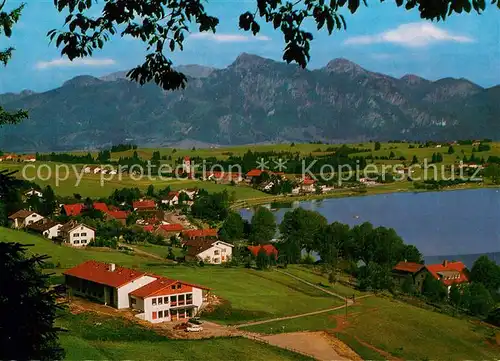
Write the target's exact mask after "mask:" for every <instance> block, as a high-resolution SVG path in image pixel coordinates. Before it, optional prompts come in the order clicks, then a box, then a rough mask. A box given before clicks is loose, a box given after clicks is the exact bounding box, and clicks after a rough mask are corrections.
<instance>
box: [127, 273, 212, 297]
mask: <svg viewBox="0 0 500 361" xmlns="http://www.w3.org/2000/svg"><path fill="white" fill-rule="evenodd" d="M178 284H180V285H181V288H177V287H176V288H175V289H172V286H173V285H178ZM193 288H201V289H205V290H209V288H207V287H204V286H200V285H195V284H191V283H186V282H183V281H176V280H171V279H168V278H164V277H159V278H158V279H157V280H156V281H153V282H151V283H148V284H147V285H145V286H142V287H141V288H138V289H136V290H135V291H133V292H131V293H130V294H131V295H132V296H136V297H140V298H147V297H154V296H165V295H171V294H177V293H186V292H192V291H193Z"/></svg>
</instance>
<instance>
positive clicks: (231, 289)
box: [0, 228, 500, 360]
mask: <svg viewBox="0 0 500 361" xmlns="http://www.w3.org/2000/svg"><path fill="white" fill-rule="evenodd" d="M0 241H15V242H20V243H23V244H26V245H28V244H31V245H33V246H30V247H28V249H29V252H30V253H36V254H48V255H49V256H51V259H50V260H49V262H51V263H53V264H54V267H55V268H54V269H48V270H47V272H55V273H56V274H61V273H62V272H63V270H64V269H66V268H68V267H72V266H74V265H75V264H78V263H80V262H83V261H85V260H88V259H96V260H99V261H103V262H113V263H117V264H119V265H123V266H128V267H133V268H139V269H141V270H144V271H150V272H153V273H156V274H160V275H163V276H166V277H168V278H174V279H180V280H185V281H188V282H193V283H198V284H202V285H205V286H207V287H210V288H211V289H212V292H213V293H214V294H215V295H217V296H218V297H219V298H220V301H221V304H220V305H219V307H216V308H215V309H214V310H213V312H211V313H206V314H204V316H203V317H204V318H206V319H209V320H213V321H215V322H218V323H222V324H232V325H234V324H241V323H247V322H252V321H257V320H266V319H274V318H277V317H282V316H287V315H296V314H302V313H307V312H311V311H315V310H325V309H329V308H333V307H337V306H340V305H342V304H343V302H342V301H341V300H339V299H338V298H335V297H333V296H331V295H328V294H326V293H324V292H322V291H321V290H319V289H317V288H314V287H312V286H310V285H307V284H304V283H303V282H300V281H299V280H296V279H294V278H292V277H290V276H288V275H286V274H283V273H279V272H276V271H257V270H250V269H245V268H239V267H238V268H224V267H220V266H205V267H188V266H179V265H177V266H175V265H171V264H168V263H164V262H161V261H158V260H155V259H151V258H148V257H144V256H139V255H134V254H128V253H124V252H120V251H114V250H93V249H74V248H69V247H67V246H58V245H55V244H53V243H52V242H51V241H49V240H46V239H43V238H41V237H38V236H34V235H31V234H28V233H25V232H22V231H15V230H10V229H6V228H0ZM155 247H157V246H155ZM144 249H145V250H147V249H148V247H144ZM156 252H160V250H159V249H156V250H155V253H156ZM285 271H286V272H289V273H291V274H292V275H294V276H297V277H300V278H302V279H304V280H306V281H308V282H311V283H312V284H315V285H317V286H319V287H323V288H324V289H325V290H329V291H332V292H335V293H338V294H340V295H344V296H346V297H352V295H353V294H354V295H356V303H355V305H353V306H351V307H349V308H348V315H347V320H346V319H345V309H344V308H341V309H338V310H335V311H330V312H327V313H322V314H318V315H314V316H307V317H300V318H294V319H288V320H283V321H271V322H268V323H263V324H259V325H255V326H249V327H243V328H242V330H247V331H252V332H259V333H264V334H274V333H279V332H294V331H322V330H325V331H327V332H329V333H331V334H332V335H334V336H336V337H338V338H339V339H341V340H342V341H344V342H346V343H347V344H348V345H349V346H351V347H352V348H353V349H354V350H355V351H356V352H357V353H359V354H360V355H361V356H362V357H363V358H365V359H377V360H382V359H387V358H388V357H392V358H395V359H413V360H422V359H439V360H459V359H461V360H463V359H484V360H486V359H490V360H492V359H495V357H497V356H498V355H499V354H500V346H498V345H495V341H494V337H495V332H499V330H498V329H495V328H492V327H487V326H483V325H482V324H480V323H477V322H475V321H474V320H471V319H468V318H463V319H459V318H454V317H451V316H448V315H445V314H441V313H438V312H434V311H432V310H427V309H422V308H419V307H416V306H412V305H410V304H407V303H403V302H401V301H397V300H395V299H393V298H391V297H387V296H383V295H381V296H376V295H371V294H366V293H362V292H358V291H355V290H354V289H352V288H350V287H348V286H345V285H343V284H340V283H336V284H330V283H329V282H328V280H327V279H326V277H324V276H322V275H321V274H320V273H319V272H318V270H317V269H314V268H312V267H310V266H308V267H306V266H300V265H292V266H290V267H288V268H287V269H286V270H285ZM54 281H58V282H61V281H62V278H61V277H60V276H56V277H55V279H54ZM93 317H95V316H93V315H92V314H80V315H70V314H64V315H63V316H62V317H61V319H60V320H59V321H58V322H60V325H61V326H63V327H66V328H68V329H69V331H70V332H68V333H66V334H63V335H62V337H61V341H62V343H63V345H64V346H65V348H66V349H68V355H67V357H68V359H75V358H78V359H103V358H106V359H124V358H127V359H198V358H199V357H201V356H200V355H204V356H203V358H204V359H206V360H212V359H213V360H216V359H217V360H218V359H220V357H221V354H220V352H217V351H216V350H221V349H223V350H226V351H227V350H230V353H229V354H228V356H227V357H226V356H224V358H225V359H228V360H229V359H230V360H233V359H234V360H266V359H272V360H303V359H304V358H303V357H302V356H298V355H296V354H292V353H289V352H285V351H283V350H279V349H275V348H272V347H268V346H267V345H261V344H257V343H255V342H251V341H249V340H246V339H211V340H204V341H174V340H168V339H166V338H164V337H163V336H162V339H161V340H158V339H157V336H156V335H153V334H151V333H148V332H149V331H147V330H143V329H139V328H140V327H139V326H137V325H135V324H126V325H125V324H121V323H123V322H125V321H123V322H122V321H117V320H116V319H107V318H101V317H99V320H97V319H93ZM96 322H99V323H100V325H97V323H96ZM118 323H120V324H118ZM122 332H125V333H126V335H121V333H122ZM146 345H148V346H147V347H146ZM225 353H226V352H224V354H225ZM254 353H258V354H259V355H258V356H255V357H254V356H253V355H254ZM169 355H170V356H172V357H174V356H175V357H174V358H171V357H170V356H169Z"/></svg>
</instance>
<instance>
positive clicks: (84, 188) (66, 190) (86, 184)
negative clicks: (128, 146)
mask: <svg viewBox="0 0 500 361" xmlns="http://www.w3.org/2000/svg"><path fill="white" fill-rule="evenodd" d="M61 165H62V164H60V163H53V162H37V163H35V164H30V165H29V167H28V168H26V170H25V172H24V174H23V167H25V166H26V164H22V163H4V164H0V169H9V170H16V171H18V173H17V174H16V175H17V176H18V177H20V178H24V179H27V180H33V182H35V183H37V184H39V185H40V186H47V185H50V186H51V187H52V188H53V189H54V191H55V192H56V194H57V195H60V196H72V195H73V194H74V193H79V194H81V195H82V196H83V197H91V198H100V197H108V196H110V195H111V193H112V192H113V191H114V190H115V189H121V188H135V187H137V188H139V189H141V190H144V191H145V190H146V189H147V188H148V186H149V185H151V184H152V185H153V186H154V187H155V188H156V189H163V188H166V187H170V188H171V189H172V190H180V189H185V188H203V189H205V190H207V191H208V192H210V193H213V192H222V191H224V190H226V191H227V192H228V193H229V194H232V193H233V192H234V196H235V197H236V199H249V198H259V197H263V196H266V194H265V193H263V192H261V191H259V190H256V189H253V188H252V187H248V186H237V187H235V186H231V185H226V184H216V183H214V182H211V181H201V180H187V179H186V180H184V179H174V178H172V179H165V180H161V179H159V178H153V179H152V180H151V179H148V177H147V176H145V177H143V179H140V180H136V179H134V178H133V177H131V176H129V175H128V174H121V175H113V176H112V175H103V177H113V178H112V179H110V180H108V178H104V180H101V176H100V175H99V174H84V175H83V177H81V180H80V182H79V183H77V182H78V177H79V176H77V175H76V174H75V172H74V171H73V168H72V166H75V167H76V169H77V171H78V172H80V169H81V167H82V165H77V164H75V165H73V164H70V165H69V167H70V172H69V173H66V172H65V171H63V170H62V168H61V171H60V174H61V177H60V180H59V181H58V182H57V181H56V177H55V174H56V168H57V167H58V166H61ZM33 166H34V167H33ZM47 167H48V168H47ZM38 169H40V170H38ZM48 169H50V172H49V170H48ZM37 172H38V173H39V174H40V175H41V177H39V176H38V175H37ZM48 174H52V175H53V176H52V177H51V178H48V179H46V178H47V177H48ZM66 175H67V179H64V178H66Z"/></svg>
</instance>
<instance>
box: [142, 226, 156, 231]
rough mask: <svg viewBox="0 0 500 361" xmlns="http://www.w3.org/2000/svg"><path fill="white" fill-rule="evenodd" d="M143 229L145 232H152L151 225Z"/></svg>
mask: <svg viewBox="0 0 500 361" xmlns="http://www.w3.org/2000/svg"><path fill="white" fill-rule="evenodd" d="M143 229H144V230H145V231H146V232H153V231H154V227H153V226H151V225H148V226H144V227H143Z"/></svg>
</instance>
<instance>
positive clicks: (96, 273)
mask: <svg viewBox="0 0 500 361" xmlns="http://www.w3.org/2000/svg"><path fill="white" fill-rule="evenodd" d="M64 276H65V281H66V282H65V283H66V285H67V287H68V293H69V295H70V297H71V296H72V295H77V296H84V297H88V298H91V299H94V300H96V301H98V302H100V303H104V304H105V305H109V306H112V307H116V308H119V309H123V308H131V309H133V310H135V311H136V313H137V314H136V317H138V318H140V319H143V320H146V321H149V322H153V323H158V322H164V321H174V320H181V319H187V318H189V317H192V316H195V315H196V314H197V313H198V311H199V310H200V308H201V307H202V305H203V303H204V300H205V298H206V297H205V296H204V291H207V290H208V288H206V287H203V286H199V285H194V284H191V283H186V282H183V281H178V280H171V279H167V278H164V277H161V276H157V275H153V274H146V273H144V272H141V271H138V270H132V269H129V268H124V267H119V266H117V265H115V264H113V263H109V264H108V263H103V262H97V261H87V262H84V263H82V264H80V265H78V266H76V267H74V268H71V269H69V270H67V271H66V272H64Z"/></svg>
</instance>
